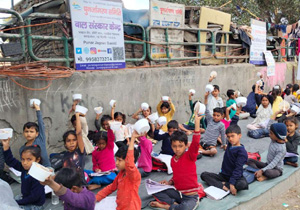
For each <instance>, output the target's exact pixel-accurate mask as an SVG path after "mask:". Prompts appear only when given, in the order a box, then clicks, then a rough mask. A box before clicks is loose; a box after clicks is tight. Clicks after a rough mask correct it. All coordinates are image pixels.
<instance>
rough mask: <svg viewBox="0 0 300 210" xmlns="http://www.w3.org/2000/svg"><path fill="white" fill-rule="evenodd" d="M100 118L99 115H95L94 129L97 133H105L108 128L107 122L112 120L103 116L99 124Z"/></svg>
mask: <svg viewBox="0 0 300 210" xmlns="http://www.w3.org/2000/svg"><path fill="white" fill-rule="evenodd" d="M100 116H101V114H97V115H96V119H95V127H96V129H97V131H107V129H108V127H109V123H108V122H109V121H110V120H112V118H111V116H109V115H103V116H102V117H101V120H100V123H99V119H100ZM100 125H101V126H100Z"/></svg>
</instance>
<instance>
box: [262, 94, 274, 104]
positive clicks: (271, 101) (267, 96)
mask: <svg viewBox="0 0 300 210" xmlns="http://www.w3.org/2000/svg"><path fill="white" fill-rule="evenodd" d="M263 98H266V99H268V101H269V103H270V104H271V105H272V103H273V100H272V99H273V97H272V96H270V95H262V96H261V98H260V103H261V102H262V100H263Z"/></svg>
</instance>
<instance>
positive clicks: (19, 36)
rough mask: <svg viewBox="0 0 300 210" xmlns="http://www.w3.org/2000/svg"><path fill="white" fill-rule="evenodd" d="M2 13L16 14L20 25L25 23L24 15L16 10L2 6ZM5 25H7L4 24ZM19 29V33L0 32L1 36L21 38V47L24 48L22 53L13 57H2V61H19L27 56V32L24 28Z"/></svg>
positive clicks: (0, 9)
mask: <svg viewBox="0 0 300 210" xmlns="http://www.w3.org/2000/svg"><path fill="white" fill-rule="evenodd" d="M0 13H6V14H11V15H13V16H15V18H17V20H18V22H17V23H18V25H19V26H23V25H24V21H23V18H22V16H21V15H20V14H19V13H17V12H16V11H14V10H10V9H4V8H0ZM2 25H3V26H7V25H10V24H7V25H4V24H2ZM16 30H19V33H1V32H0V38H9V39H18V40H20V44H21V48H22V54H21V55H18V56H12V57H8V58H4V57H0V62H17V61H20V60H22V59H23V58H24V57H25V49H26V47H25V33H24V28H20V29H16Z"/></svg>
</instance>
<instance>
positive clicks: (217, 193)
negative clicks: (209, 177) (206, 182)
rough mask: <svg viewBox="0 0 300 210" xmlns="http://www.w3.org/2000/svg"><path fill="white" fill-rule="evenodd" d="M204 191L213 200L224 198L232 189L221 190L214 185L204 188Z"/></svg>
mask: <svg viewBox="0 0 300 210" xmlns="http://www.w3.org/2000/svg"><path fill="white" fill-rule="evenodd" d="M204 192H205V193H206V196H207V197H208V198H210V199H213V200H221V199H222V198H224V197H225V196H226V195H228V194H229V193H230V191H229V190H228V191H224V190H221V189H219V188H217V187H214V186H210V187H208V188H206V189H205V190H204Z"/></svg>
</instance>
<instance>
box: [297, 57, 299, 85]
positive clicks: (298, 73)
mask: <svg viewBox="0 0 300 210" xmlns="http://www.w3.org/2000/svg"><path fill="white" fill-rule="evenodd" d="M297 80H300V53H299V55H298V69H297Z"/></svg>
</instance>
